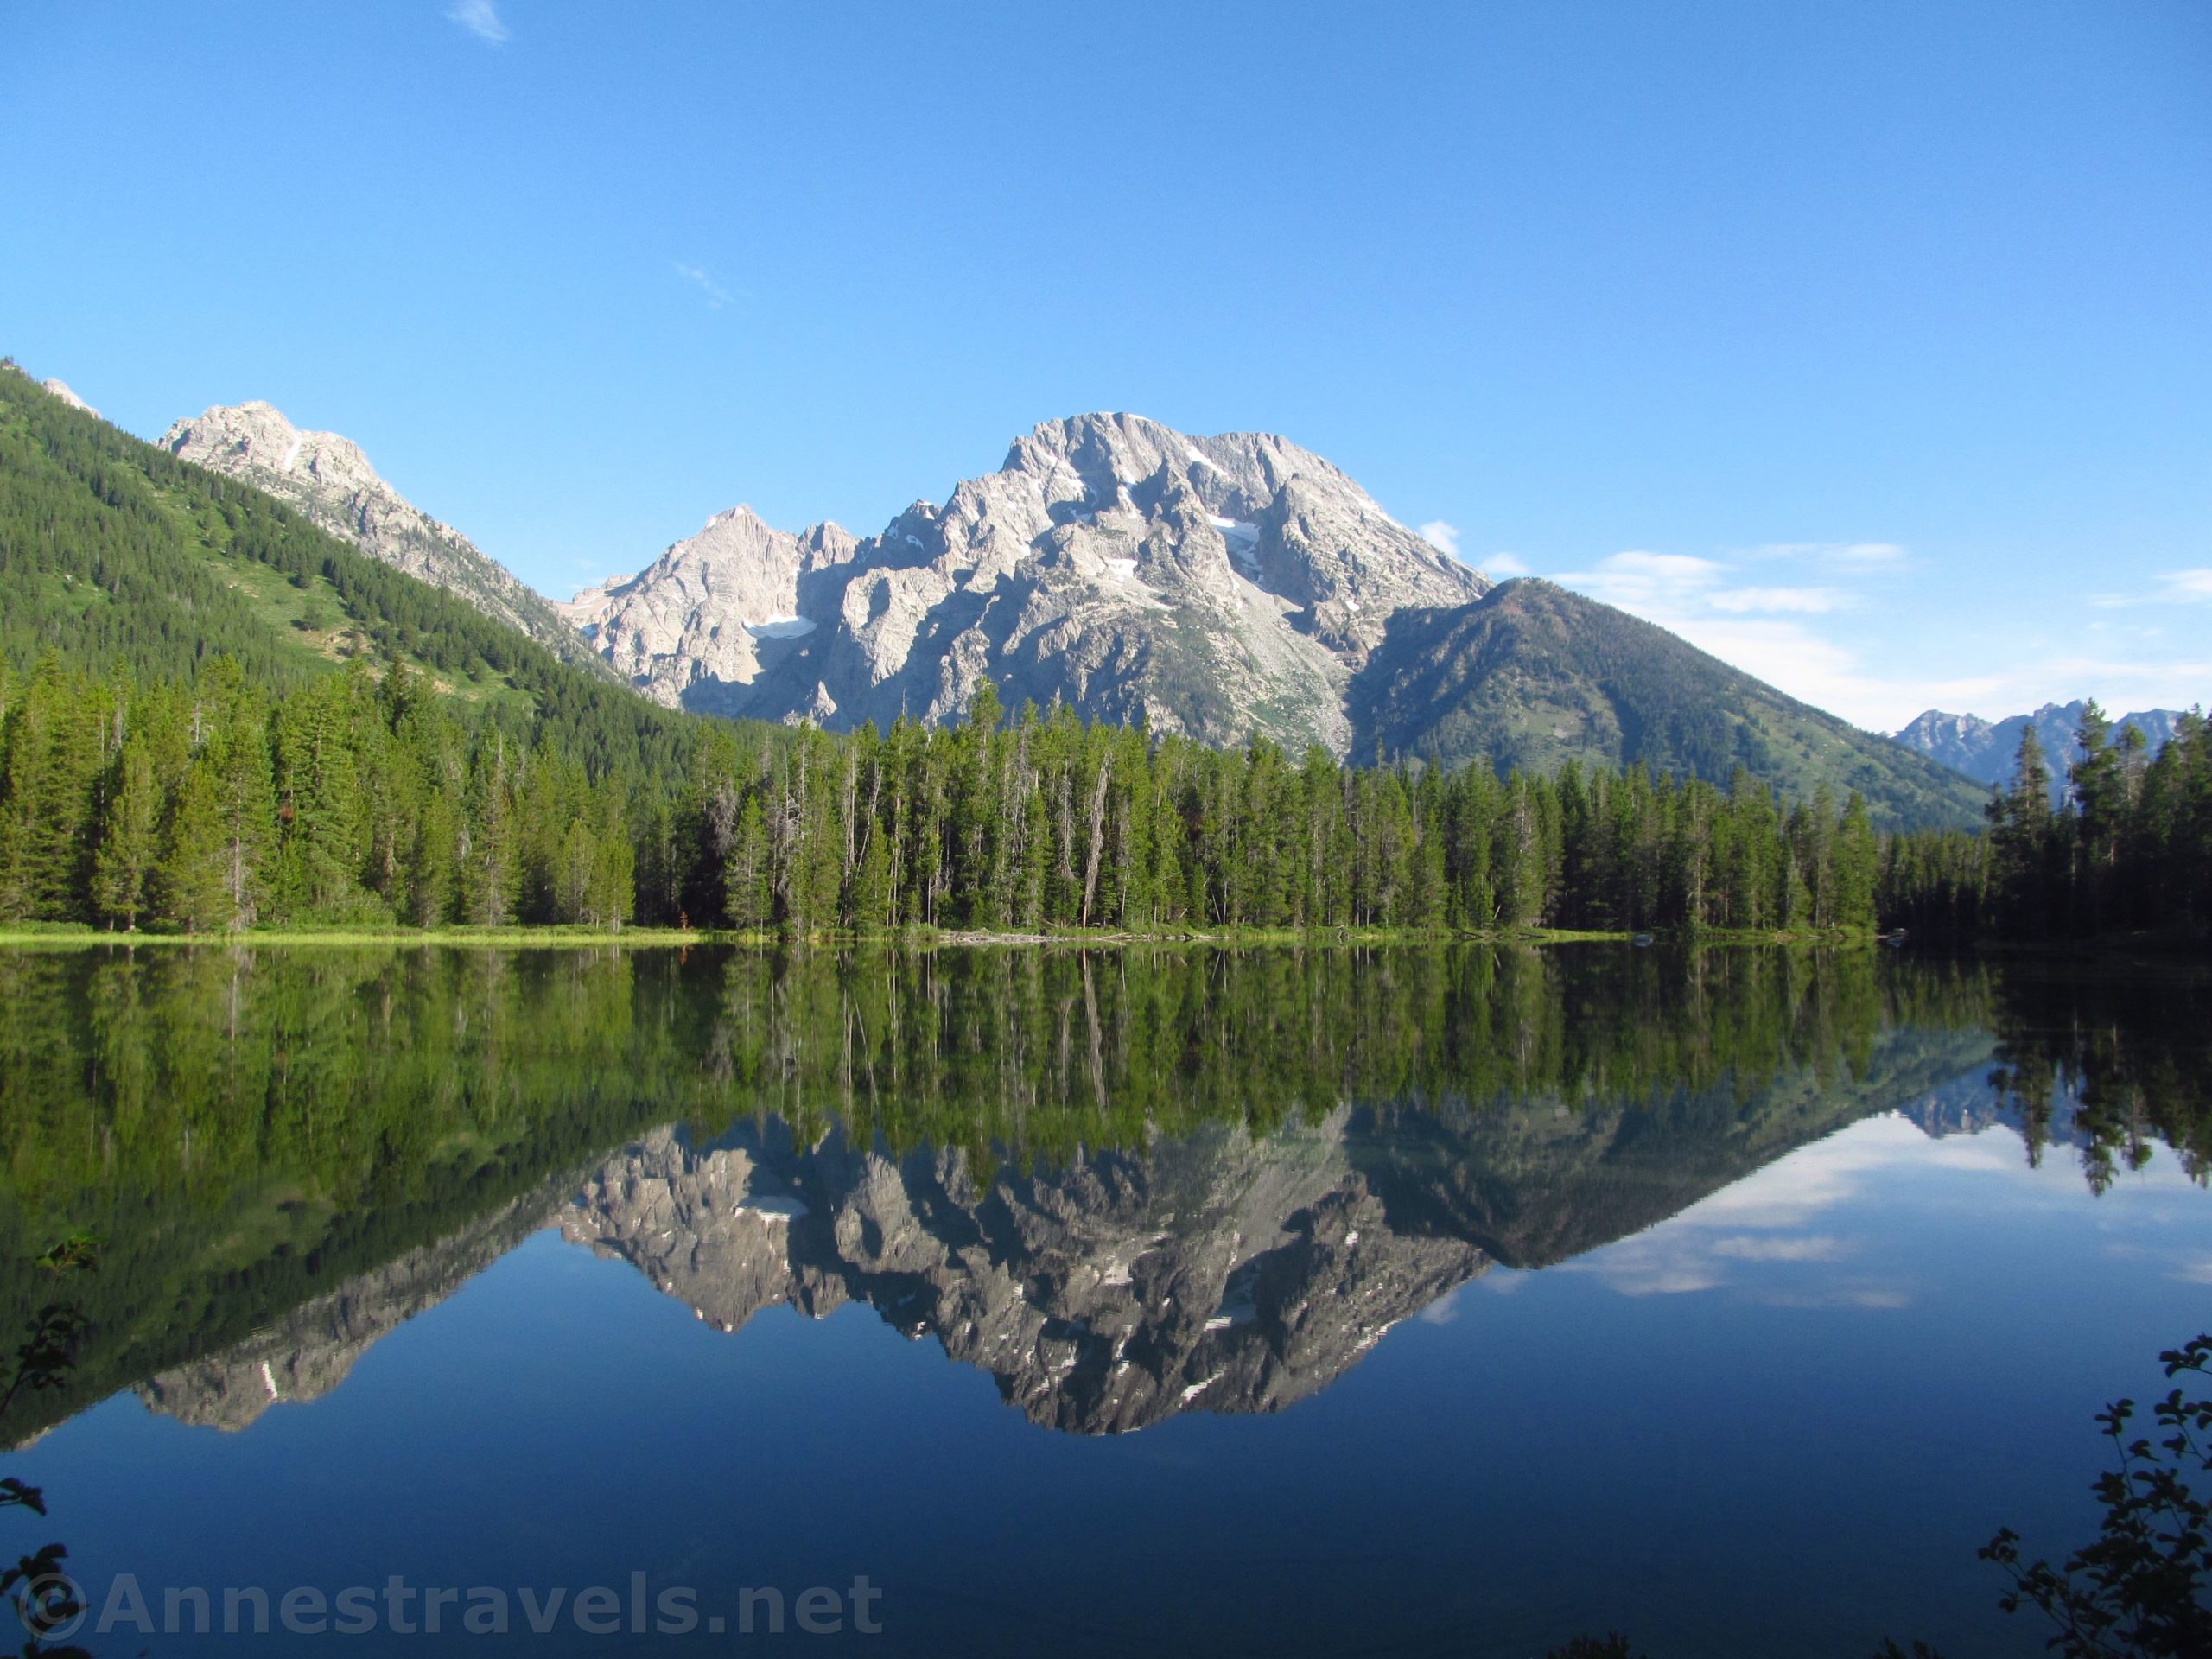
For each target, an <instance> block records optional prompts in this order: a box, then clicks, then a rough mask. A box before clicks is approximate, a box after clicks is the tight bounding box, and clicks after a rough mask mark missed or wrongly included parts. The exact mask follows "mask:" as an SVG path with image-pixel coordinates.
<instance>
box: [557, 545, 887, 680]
mask: <svg viewBox="0 0 2212 1659" xmlns="http://www.w3.org/2000/svg"><path fill="white" fill-rule="evenodd" d="M858 546H859V543H856V542H855V541H854V539H853V538H852V537H850V536H849V535H848V534H846V532H845V531H842V530H841V529H839V528H838V527H837V526H836V525H835V524H816V525H814V526H813V527H811V528H810V529H808V530H806V531H801V532H800V533H799V534H798V535H796V536H793V535H790V534H788V533H786V532H785V531H780V530H775V529H772V528H771V527H770V526H769V525H767V524H763V523H762V522H761V521H760V518H757V517H756V516H755V515H754V513H753V509H752V508H750V507H746V506H737V507H732V508H731V509H730V510H729V511H728V512H721V513H716V514H715V516H714V517H713V518H709V520H708V521H707V524H706V528H705V529H703V530H702V531H700V532H699V533H698V534H697V535H696V536H694V537H691V538H690V540H688V541H682V542H678V543H676V545H675V546H673V547H671V548H670V549H669V550H668V551H666V552H665V553H664V554H662V555H661V556H660V557H658V559H656V560H654V561H653V562H652V563H651V564H649V565H647V566H646V567H645V569H643V570H640V571H639V572H638V574H637V575H634V576H632V577H631V578H630V579H629V580H628V581H626V582H607V583H605V584H604V585H602V586H601V587H598V588H587V589H585V590H584V591H583V592H582V593H580V594H577V595H576V596H575V600H574V601H571V602H570V603H569V604H567V605H563V606H562V607H560V609H561V612H562V613H563V615H564V616H566V617H567V618H568V619H569V621H570V622H572V623H573V624H575V626H576V628H577V630H578V631H579V632H582V635H583V637H584V638H585V639H588V640H589V641H590V642H591V645H592V647H593V649H594V650H595V651H597V652H599V654H600V655H601V657H602V658H605V659H606V660H607V662H608V663H609V664H612V665H613V668H614V670H615V671H616V672H617V673H619V674H620V675H621V676H622V677H624V678H626V679H627V680H628V681H629V682H630V683H632V684H633V685H635V686H637V687H638V688H639V690H643V691H645V693H646V694H647V695H648V696H652V697H653V698H654V699H655V700H657V701H658V702H664V703H666V704H668V705H669V706H670V707H671V708H681V707H683V705H684V704H685V703H686V702H689V701H691V700H692V693H693V691H694V690H695V688H697V689H698V690H699V693H700V697H701V698H702V700H709V701H710V700H713V699H714V698H715V697H716V696H718V695H719V693H718V691H717V690H716V688H720V687H728V686H747V685H750V684H752V683H753V682H754V681H756V680H758V679H759V678H760V673H761V668H762V663H761V652H762V650H763V648H764V647H766V649H767V650H768V651H769V652H771V654H772V653H773V652H774V650H775V646H774V645H773V644H772V642H774V641H778V640H785V639H801V638H804V636H806V635H808V634H810V633H812V632H814V631H815V625H814V623H812V622H811V621H809V620H805V619H804V618H802V617H801V616H800V615H799V613H798V589H799V584H800V582H801V581H802V580H804V579H805V578H807V577H810V576H812V575H815V574H816V573H817V572H818V571H824V570H829V569H833V568H834V567H836V566H837V565H840V564H843V563H846V562H848V561H849V560H850V559H851V558H852V556H853V554H854V551H855V549H856V548H857V547H858Z"/></svg>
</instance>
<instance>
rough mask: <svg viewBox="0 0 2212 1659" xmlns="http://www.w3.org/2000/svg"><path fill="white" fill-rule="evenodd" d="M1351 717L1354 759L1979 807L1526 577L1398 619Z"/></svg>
mask: <svg viewBox="0 0 2212 1659" xmlns="http://www.w3.org/2000/svg"><path fill="white" fill-rule="evenodd" d="M1348 707H1349V709H1350V712H1351V722H1352V753H1353V756H1354V757H1355V758H1356V759H1357V760H1372V759H1374V758H1375V757H1376V754H1377V753H1381V754H1383V755H1384V756H1387V757H1389V758H1390V759H1393V760H1395V759H1397V758H1399V757H1401V756H1402V757H1404V758H1406V759H1408V760H1421V761H1427V762H1430V763H1432V764H1435V765H1440V766H1446V767H1457V766H1465V765H1467V764H1468V763H1469V762H1471V761H1474V760H1486V761H1488V762H1489V763H1490V764H1491V766H1495V767H1496V768H1497V770H1498V771H1500V772H1509V771H1511V770H1513V769H1514V768H1516V767H1518V768H1520V769H1522V770H1523V771H1527V772H1550V771H1555V770H1557V768H1558V767H1559V766H1560V765H1561V764H1562V763H1563V762H1565V761H1567V760H1570V759H1572V760H1580V761H1581V762H1582V763H1583V764H1584V765H1585V766H1605V767H1611V768H1618V767H1622V766H1634V765H1637V764H1638V763H1641V764H1642V765H1643V766H1648V767H1649V768H1650V769H1651V770H1652V771H1653V772H1673V773H1675V775H1676V776H1677V777H1685V778H1702V779H1705V780H1706V781H1707V782H1708V783H1713V784H1726V783H1727V782H1728V780H1729V779H1731V778H1732V776H1733V775H1734V774H1735V772H1736V770H1737V769H1738V767H1741V768H1743V769H1744V770H1745V771H1747V772H1750V773H1751V776H1752V777H1754V778H1757V779H1761V780H1762V781H1764V783H1766V784H1768V785H1770V786H1771V787H1773V788H1775V789H1778V790H1780V791H1783V793H1785V794H1788V795H1791V796H1796V797H1809V796H1810V795H1811V794H1812V792H1813V791H1815V789H1818V788H1820V787H1821V785H1826V786H1827V788H1828V789H1830V790H1831V791H1834V793H1835V794H1836V795H1838V796H1839V797H1840V796H1842V795H1843V794H1845V793H1847V792H1849V791H1857V792H1858V793H1859V795H1860V796H1862V797H1863V798H1865V799H1866V805H1867V810H1868V812H1869V813H1870V814H1871V815H1872V817H1873V820H1874V823H1875V825H1876V827H1877V828H1878V829H1936V828H1942V827H1947V826H1950V827H1957V826H1963V825H1966V824H1970V823H1974V820H1975V819H1976V817H1978V816H1979V815H1980V810H1981V802H1982V795H1983V791H1982V790H1981V789H1980V786H1979V785H1975V784H1974V783H1972V782H1971V781H1969V780H1968V779H1965V778H1962V777H1961V776H1960V775H1959V774H1958V773H1957V772H1952V771H1950V770H1949V769H1948V768H1947V767H1943V766H1938V765H1936V763H1935V762H1934V761H1932V760H1929V759H1927V758H1926V757H1925V756H1923V755H1920V754H1916V753H1910V752H1909V751H1907V750H1905V749H1904V748H1902V747H1899V746H1898V745H1897V744H1895V743H1891V742H1890V741H1887V740H1886V739H1884V738H1879V737H1877V736H1875V735H1874V734H1872V733H1871V732H1862V731H1860V730H1859V728H1856V727H1854V726H1852V725H1850V724H1849V723H1847V721H1841V720H1839V719H1837V718H1836V717H1835V716H1834V715H1830V714H1826V713H1823V712H1822V711H1821V710H1820V709H1815V708H1812V707H1810V706H1808V705H1807V704H1805V703H1802V702H1798V701H1797V700H1796V698H1794V697H1790V696H1784V695H1783V693H1782V692H1780V691H1777V690H1776V689H1775V688H1774V687H1772V686H1770V685H1768V684H1767V683H1764V681H1762V680H1758V679H1754V678H1753V677H1751V675H1749V674H1746V673H1745V672H1744V671H1742V670H1741V669H1737V668H1732V667H1730V666H1729V665H1728V664H1726V663H1724V662H1722V661H1720V660H1719V658H1716V657H1712V656H1708V655H1707V653H1706V652H1701V651H1700V650H1698V649H1697V648H1696V647H1695V646H1694V645H1690V644H1689V643H1688V642H1687V641H1686V640H1682V639H1677V638H1676V637H1675V635H1673V634H1671V633H1669V632H1667V631H1666V630H1665V629H1664V628H1661V627H1656V626H1653V625H1652V624H1650V623H1649V622H1646V621H1643V620H1641V619H1640V618H1637V617H1633V616H1630V615H1629V614H1628V613H1626V612H1625V611H1620V610H1616V609H1614V608H1613V607H1611V606H1610V605H1601V604H1599V602H1598V601H1596V600H1593V599H1588V598H1585V597H1584V596H1583V595H1582V594H1573V593H1569V592H1568V591H1567V589H1565V588H1560V587H1556V586H1554V584H1552V583H1550V582H1539V581H1535V580H1533V579H1523V580H1522V581H1518V582H1503V583H1501V584H1500V585H1499V586H1498V587H1497V588H1492V589H1491V591H1490V592H1489V593H1488V594H1484V596H1483V597H1482V598H1480V599H1478V600H1477V601H1474V602H1473V603H1472V604H1470V605H1464V606H1459V607H1456V608H1453V609H1449V610H1419V609H1408V610H1402V611H1400V612H1399V613H1397V614H1396V615H1395V616H1393V617H1392V618H1391V619H1390V626H1389V633H1388V634H1387V635H1386V636H1385V637H1384V639H1383V643H1382V644H1381V645H1379V646H1377V647H1376V651H1375V654H1374V655H1373V657H1372V658H1370V659H1369V661H1368V663H1367V665H1366V666H1365V667H1364V668H1363V669H1362V670H1361V671H1359V673H1358V674H1357V676H1355V677H1354V678H1353V680H1352V684H1351V696H1350V699H1349V703H1348Z"/></svg>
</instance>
